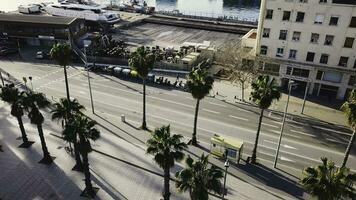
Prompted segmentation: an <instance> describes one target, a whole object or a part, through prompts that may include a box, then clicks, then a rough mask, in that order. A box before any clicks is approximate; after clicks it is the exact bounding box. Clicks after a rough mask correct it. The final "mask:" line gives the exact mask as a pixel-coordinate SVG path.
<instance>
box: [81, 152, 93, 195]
mask: <svg viewBox="0 0 356 200" xmlns="http://www.w3.org/2000/svg"><path fill="white" fill-rule="evenodd" d="M84 151H85V152H82V153H81V154H82V157H83V170H84V176H85V189H84V191H85V192H86V194H87V195H89V196H91V197H94V196H95V191H94V189H93V185H92V184H91V178H90V171H89V160H88V152H86V150H84Z"/></svg>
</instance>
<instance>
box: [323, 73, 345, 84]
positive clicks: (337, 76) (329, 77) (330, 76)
mask: <svg viewBox="0 0 356 200" xmlns="http://www.w3.org/2000/svg"><path fill="white" fill-rule="evenodd" d="M341 80H342V73H339V72H324V75H323V81H328V82H332V83H340V82H341Z"/></svg>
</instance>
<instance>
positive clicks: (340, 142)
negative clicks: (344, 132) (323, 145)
mask: <svg viewBox="0 0 356 200" xmlns="http://www.w3.org/2000/svg"><path fill="white" fill-rule="evenodd" d="M326 140H328V141H330V142H335V143H339V144H348V143H347V142H342V141H338V140H335V139H332V138H326Z"/></svg>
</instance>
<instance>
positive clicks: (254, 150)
mask: <svg viewBox="0 0 356 200" xmlns="http://www.w3.org/2000/svg"><path fill="white" fill-rule="evenodd" d="M263 111H264V109H261V114H260V118H259V121H258V128H257V134H256V140H255V146H254V147H253V151H252V156H251V163H252V164H255V163H256V157H257V146H258V138H259V137H260V131H261V124H262V119H263Z"/></svg>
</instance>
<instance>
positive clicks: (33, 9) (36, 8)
mask: <svg viewBox="0 0 356 200" xmlns="http://www.w3.org/2000/svg"><path fill="white" fill-rule="evenodd" d="M18 10H19V13H22V14H33V13H40V12H41V6H40V5H38V4H29V5H20V6H19V7H18Z"/></svg>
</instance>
